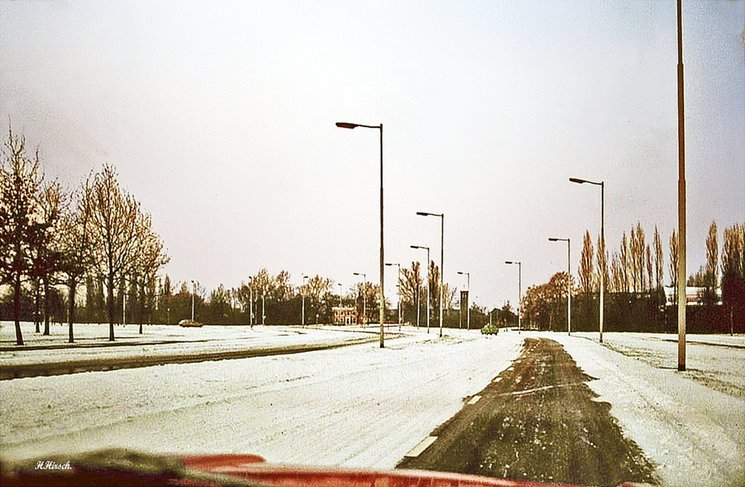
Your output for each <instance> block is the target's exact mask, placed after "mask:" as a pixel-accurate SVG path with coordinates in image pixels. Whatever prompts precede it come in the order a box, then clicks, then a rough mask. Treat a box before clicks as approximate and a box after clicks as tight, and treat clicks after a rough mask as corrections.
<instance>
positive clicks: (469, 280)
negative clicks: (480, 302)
mask: <svg viewBox="0 0 745 487" xmlns="http://www.w3.org/2000/svg"><path fill="white" fill-rule="evenodd" d="M458 274H460V275H461V276H462V275H465V276H466V277H467V278H468V301H469V302H468V306H467V308H466V315H467V317H466V327H467V329H468V330H470V329H471V302H470V301H471V273H470V272H461V271H458Z"/></svg>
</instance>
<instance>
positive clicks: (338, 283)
mask: <svg viewBox="0 0 745 487" xmlns="http://www.w3.org/2000/svg"><path fill="white" fill-rule="evenodd" d="M336 285H337V286H339V307H340V308H341V283H340V282H337V283H336Z"/></svg>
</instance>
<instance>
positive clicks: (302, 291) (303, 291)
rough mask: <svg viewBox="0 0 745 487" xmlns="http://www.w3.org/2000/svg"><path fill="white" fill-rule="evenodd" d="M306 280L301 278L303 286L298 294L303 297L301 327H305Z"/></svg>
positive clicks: (304, 277)
mask: <svg viewBox="0 0 745 487" xmlns="http://www.w3.org/2000/svg"><path fill="white" fill-rule="evenodd" d="M306 279H308V276H303V286H301V288H300V289H301V292H300V294H301V295H302V296H303V326H305V289H304V286H305V280H306Z"/></svg>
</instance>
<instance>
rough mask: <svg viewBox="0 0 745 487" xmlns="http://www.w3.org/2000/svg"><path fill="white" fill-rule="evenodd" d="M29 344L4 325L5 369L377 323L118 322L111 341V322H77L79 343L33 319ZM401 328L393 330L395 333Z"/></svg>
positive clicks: (356, 331)
mask: <svg viewBox="0 0 745 487" xmlns="http://www.w3.org/2000/svg"><path fill="white" fill-rule="evenodd" d="M22 326H23V332H24V340H25V342H26V344H25V345H23V346H17V345H15V328H14V325H13V323H10V322H2V323H0V367H11V366H16V365H26V364H40V363H49V364H51V363H60V362H65V361H72V360H90V359H98V358H101V359H111V358H127V357H142V356H148V357H152V356H164V357H168V356H178V355H198V354H199V353H200V352H205V351H211V352H215V351H232V350H249V349H258V348H267V347H283V346H294V345H336V344H341V343H344V342H347V341H350V340H359V339H364V338H371V339H374V337H373V336H372V335H373V334H375V336H377V333H375V331H374V329H373V328H371V327H368V328H365V329H360V328H351V327H324V328H321V329H316V328H312V327H307V328H302V327H289V326H255V327H253V328H251V327H249V326H204V327H201V328H182V327H179V326H167V325H146V326H145V327H144V334H142V335H140V334H139V332H138V330H139V327H138V326H137V325H127V326H116V325H115V327H114V333H115V337H116V340H115V341H114V342H110V341H109V339H108V337H109V325H108V324H78V325H75V337H76V338H75V343H73V344H71V343H68V342H67V338H68V331H67V326H66V325H64V326H60V325H54V326H52V327H51V328H50V333H51V334H50V335H49V336H45V335H42V334H37V333H33V330H34V326H33V323H23V324H22ZM396 329H397V327H394V329H393V330H391V333H393V331H395V330H396Z"/></svg>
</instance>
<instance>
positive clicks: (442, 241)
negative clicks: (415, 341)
mask: <svg viewBox="0 0 745 487" xmlns="http://www.w3.org/2000/svg"><path fill="white" fill-rule="evenodd" d="M416 214H417V215H419V216H436V217H439V218H440V337H442V308H443V303H442V291H443V290H442V287H443V286H442V279H443V276H444V275H445V263H444V260H445V213H429V212H426V211H417V212H416ZM427 265H428V266H429V262H427Z"/></svg>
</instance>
